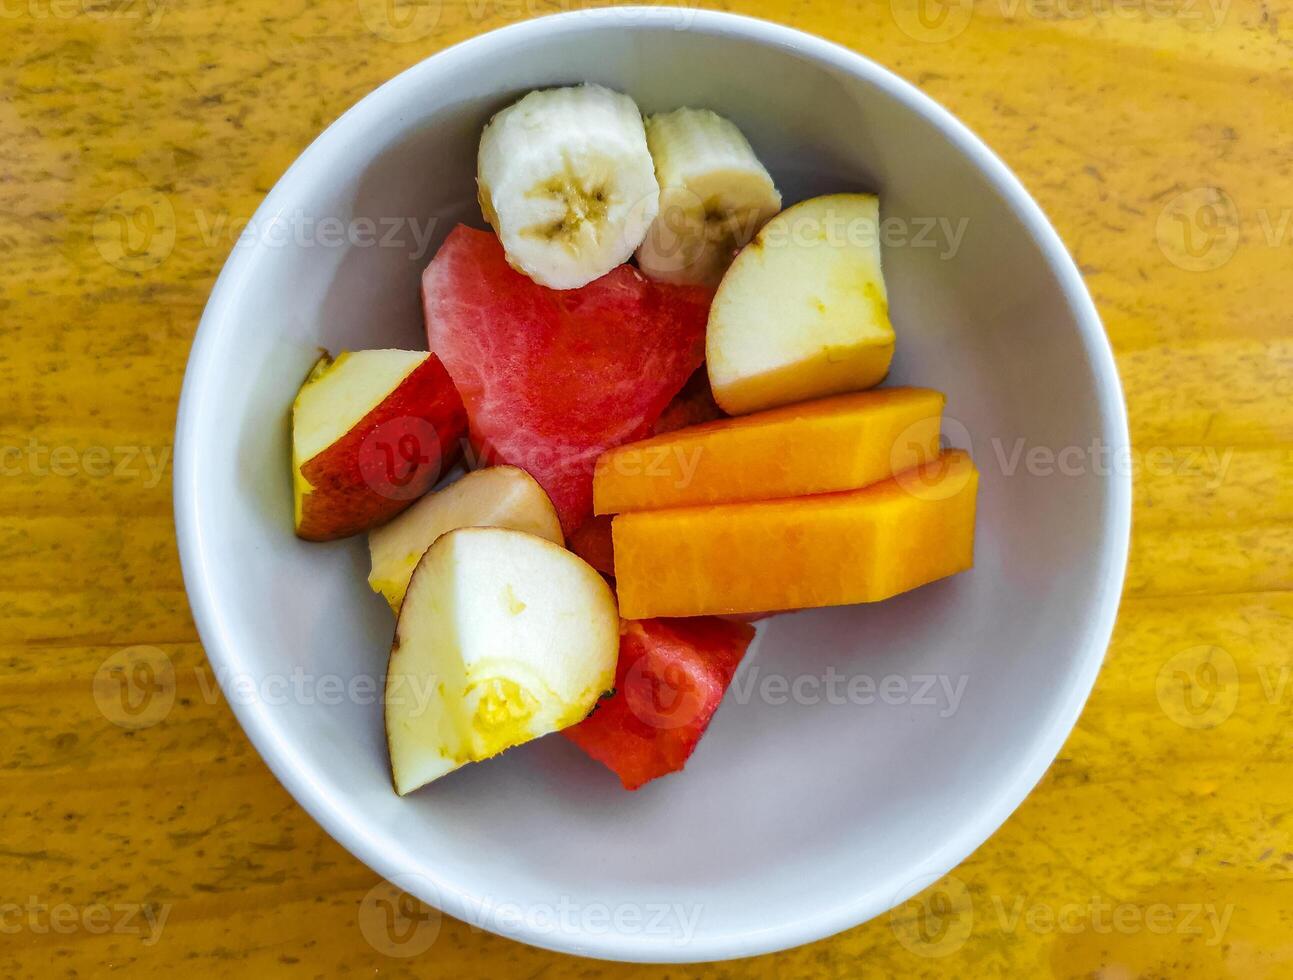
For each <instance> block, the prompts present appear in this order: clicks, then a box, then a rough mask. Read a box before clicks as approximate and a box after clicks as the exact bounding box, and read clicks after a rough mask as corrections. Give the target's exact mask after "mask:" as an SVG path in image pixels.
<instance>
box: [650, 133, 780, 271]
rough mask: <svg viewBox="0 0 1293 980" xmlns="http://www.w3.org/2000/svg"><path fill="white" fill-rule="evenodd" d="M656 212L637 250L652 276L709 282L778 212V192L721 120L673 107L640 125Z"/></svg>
mask: <svg viewBox="0 0 1293 980" xmlns="http://www.w3.org/2000/svg"><path fill="white" fill-rule="evenodd" d="M646 131H647V145H648V146H649V147H650V148H651V155H652V157H654V158H655V172H656V179H657V180H658V181H659V182H660V213H659V215H658V216H657V217H656V219H655V222H654V223H653V224H652V225H651V230H650V231H648V232H647V236H646V240H645V241H644V242H643V243H642V245H641V247H640V248H639V249H638V251H637V257H638V265H640V266H641V267H642V271H643V272H645V273H646V274H647V275H649V276H651V277H652V278H654V279H664V280H666V281H668V282H678V283H707V284H709V285H714V284H716V283H717V282H718V281H719V280H720V279H722V278H723V273H724V272H725V271H726V270H727V267H728V266H729V265H730V264H731V262H732V257H733V255H734V254H735V253H736V251H737V250H738V249H739V248H741V247H742V246H743V245H745V244H746V243H747V242H749V241H750V239H752V238H753V237H754V235H755V233H756V232H757V231H758V230H759V229H760V228H761V227H762V226H763V223H764V222H765V221H767V220H768V219H769V218H771V217H772V216H773V215H774V214H776V213H777V212H778V211H780V210H781V194H780V193H778V191H777V188H776V186H775V185H774V184H773V183H772V177H771V175H769V173H768V171H767V169H766V168H765V167H764V166H763V164H761V163H760V162H759V158H758V157H756V156H755V155H754V150H753V149H751V148H750V144H749V141H747V140H746V138H745V137H744V136H743V135H742V134H741V131H740V130H739V129H737V128H736V125H735V124H734V123H732V122H731V121H730V120H728V119H724V118H723V117H722V116H720V115H718V114H717V113H715V112H711V111H710V110H708V109H676V110H674V111H673V112H668V113H664V114H662V115H657V116H652V117H651V118H649V119H648V120H647V122H646Z"/></svg>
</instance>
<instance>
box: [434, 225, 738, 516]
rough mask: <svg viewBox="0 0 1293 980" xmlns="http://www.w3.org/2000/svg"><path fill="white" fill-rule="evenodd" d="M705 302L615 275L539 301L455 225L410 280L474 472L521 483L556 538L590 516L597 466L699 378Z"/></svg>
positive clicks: (492, 241)
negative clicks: (506, 466)
mask: <svg viewBox="0 0 1293 980" xmlns="http://www.w3.org/2000/svg"><path fill="white" fill-rule="evenodd" d="M712 298H713V292H712V290H710V289H708V288H706V287H701V286H675V285H671V284H669V283H661V282H652V281H651V280H649V279H647V278H646V277H645V276H643V275H642V274H641V273H639V272H638V271H637V270H636V269H634V268H633V267H632V266H627V265H623V266H620V267H619V268H617V269H613V270H612V271H611V272H609V273H608V274H606V275H605V276H603V277H602V278H600V279H597V280H595V281H593V282H591V283H589V284H588V285H587V286H583V287H581V288H579V289H568V290H553V289H548V288H546V287H544V286H540V285H538V284H537V283H535V282H533V281H532V280H531V279H529V278H528V277H527V276H525V275H523V274H521V273H519V272H517V271H516V270H515V269H513V268H512V267H511V266H509V265H508V264H507V259H506V258H505V257H504V255H503V246H502V245H500V244H499V241H498V239H497V238H496V237H495V236H494V235H493V234H492V233H490V232H484V231H476V230H475V229H472V228H467V227H465V226H463V225H459V226H458V227H457V228H455V229H454V230H453V231H452V232H451V233H450V234H449V237H448V238H447V239H446V240H445V243H444V244H443V245H442V246H441V247H440V250H439V251H438V252H437V253H436V255H435V258H434V259H432V260H431V264H430V265H429V266H427V269H426V272H425V273H424V274H423V276H422V299H423V305H424V308H425V311H426V324H427V340H428V341H429V345H430V349H431V350H432V351H433V352H435V353H436V354H437V355H438V356H439V357H440V360H441V361H443V362H444V366H445V368H446V369H447V370H448V371H449V375H450V377H452V378H453V381H454V384H455V385H456V386H457V388H458V391H459V393H460V394H461V395H462V400H463V403H464V405H465V406H466V408H467V419H468V422H469V425H470V434H471V440H472V443H473V445H474V447H475V451H476V453H477V456H478V461H479V462H480V463H482V464H483V463H500V462H501V463H511V464H512V465H514V466H519V467H521V468H522V469H524V470H527V471H528V472H529V473H530V475H532V476H533V477H534V478H535V479H536V480H537V481H538V482H539V484H540V486H542V487H543V489H544V490H546V491H547V492H548V496H549V497H551V498H552V503H553V505H554V506H555V507H556V508H557V514H558V516H559V517H560V518H561V526H562V528H563V529H564V530H565V532H566V533H567V534H570V533H571V532H572V531H574V530H576V529H577V528H578V527H579V526H580V525H581V524H583V522H584V520H585V519H586V518H588V517H589V516H590V515H591V514H592V512H593V465H594V463H596V461H597V457H598V456H600V455H601V454H602V453H603V452H604V451H605V450H607V449H610V448H612V447H613V446H618V445H620V444H622V443H625V442H631V441H633V440H634V439H639V438H642V437H643V436H645V435H647V434H649V433H650V432H651V427H652V425H653V424H654V423H655V421H656V419H658V418H659V416H660V413H661V412H663V411H664V409H665V406H666V405H668V404H669V400H670V399H671V398H673V396H674V395H675V394H677V392H678V391H679V389H681V388H682V386H683V385H684V384H685V383H686V381H687V379H688V378H689V377H690V376H691V374H692V373H693V372H694V371H695V370H696V369H697V368H698V367H700V365H701V362H702V361H703V360H704V356H705V325H706V321H707V319H708V317H709V305H710V300H711V299H712Z"/></svg>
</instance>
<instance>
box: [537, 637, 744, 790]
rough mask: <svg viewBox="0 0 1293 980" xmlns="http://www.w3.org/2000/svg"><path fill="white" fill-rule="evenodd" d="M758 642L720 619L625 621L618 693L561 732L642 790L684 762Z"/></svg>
mask: <svg viewBox="0 0 1293 980" xmlns="http://www.w3.org/2000/svg"><path fill="white" fill-rule="evenodd" d="M752 639H754V627H753V626H749V625H747V624H745V623H735V622H732V621H731V620H727V619H720V618H718V617H717V616H698V617H695V618H693V619H643V620H625V621H624V622H623V623H622V624H621V626H620V658H619V662H618V664H617V665H616V668H615V693H614V694H612V695H611V696H610V697H606V698H603V699H602V700H601V701H600V702H599V703H598V705H597V707H596V708H595V709H594V710H593V713H592V714H591V715H589V716H588V717H587V718H585V719H584V720H583V721H581V722H580V723H579V724H578V725H575V726H574V727H572V728H567V729H565V730H564V731H563V732H562V734H563V735H565V736H566V738H568V739H570V740H571V741H572V742H574V743H575V744H576V745H578V746H579V747H580V748H581V749H583V750H584V751H585V752H587V753H588V754H589V755H590V756H592V757H593V758H594V759H596V760H597V761H598V762H600V763H602V764H603V765H605V766H606V767H607V768H609V769H611V770H612V771H613V772H614V773H615V774H616V775H617V776H619V777H620V782H621V783H623V784H624V788H625V789H637V788H638V787H639V786H641V785H642V784H643V783H646V782H649V781H650V780H652V779H655V778H656V777H658V776H664V775H667V774H668V773H671V772H677V771H678V770H680V769H682V767H683V766H684V765H685V764H686V762H687V759H688V757H690V756H691V753H692V752H693V751H694V750H695V748H696V744H697V743H698V742H699V741H700V737H701V736H702V735H704V734H705V729H706V728H707V727H708V726H709V722H710V719H711V718H712V717H713V716H714V711H715V710H716V709H717V708H718V704H719V702H720V701H721V700H722V699H723V694H724V692H726V691H727V688H728V685H729V684H731V683H732V677H733V675H734V674H735V673H736V668H737V666H738V665H739V664H740V662H741V658H742V657H743V656H745V651H746V648H747V647H749V645H750V641H751V640H752Z"/></svg>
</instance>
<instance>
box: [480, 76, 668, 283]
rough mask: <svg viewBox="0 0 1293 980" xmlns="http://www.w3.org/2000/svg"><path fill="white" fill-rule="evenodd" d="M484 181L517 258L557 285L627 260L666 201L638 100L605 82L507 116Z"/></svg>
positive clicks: (499, 124) (491, 216) (488, 134)
mask: <svg viewBox="0 0 1293 980" xmlns="http://www.w3.org/2000/svg"><path fill="white" fill-rule="evenodd" d="M476 177H477V183H478V185H479V195H480V208H481V211H482V212H483V213H484V215H485V220H486V221H488V222H489V223H490V224H491V225H492V226H493V227H494V230H495V231H496V232H497V233H498V237H499V239H500V240H501V241H502V243H503V250H504V251H505V252H506V253H507V260H508V262H510V263H511V265H512V266H513V268H515V269H517V270H519V271H520V272H523V273H525V274H526V275H527V276H529V277H530V278H531V279H533V280H534V281H535V282H537V283H539V284H540V285H543V286H549V287H551V288H553V289H575V288H577V287H579V286H583V285H585V284H586V283H589V282H592V281H593V280H594V279H596V278H598V277H599V276H603V275H605V274H606V273H608V272H610V271H611V270H612V269H614V268H615V267H616V266H617V265H620V264H621V263H623V262H625V261H627V260H628V258H629V256H631V255H632V254H633V250H634V249H636V248H637V247H638V245H640V244H641V242H642V239H643V238H644V237H645V235H646V231H647V229H648V228H649V227H650V226H651V222H652V221H653V220H654V219H655V216H656V213H657V211H658V210H659V204H660V188H659V185H658V184H656V179H655V166H654V164H653V163H652V160H651V152H650V150H648V149H647V142H646V132H645V130H644V128H643V124H642V114H641V113H640V112H639V111H638V107H637V104H636V103H635V102H634V101H633V100H632V99H631V98H629V97H628V96H627V95H622V94H621V93H619V92H612V91H611V90H610V89H608V88H603V87H602V86H600V85H577V86H574V87H571V88H555V89H545V90H542V91H537V92H531V93H530V94H529V95H527V96H525V97H524V98H523V99H521V100H520V101H519V102H517V103H515V104H514V105H511V106H509V107H508V108H506V109H504V110H503V111H501V112H499V113H498V114H497V115H496V116H494V118H493V119H491V120H490V122H489V125H488V126H486V127H485V131H484V133H482V134H481V138H480V154H479V157H478V159H477V171H476Z"/></svg>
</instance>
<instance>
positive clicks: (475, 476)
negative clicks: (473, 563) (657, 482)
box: [368, 466, 563, 613]
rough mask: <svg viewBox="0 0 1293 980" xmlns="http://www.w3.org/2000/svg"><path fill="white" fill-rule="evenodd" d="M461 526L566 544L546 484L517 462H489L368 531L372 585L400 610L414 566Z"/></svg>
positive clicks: (370, 581)
mask: <svg viewBox="0 0 1293 980" xmlns="http://www.w3.org/2000/svg"><path fill="white" fill-rule="evenodd" d="M460 527H506V528H511V529H512V530H514V531H526V532H528V533H530V534H534V535H538V536H539V537H541V538H546V539H547V540H549V541H552V542H553V543H555V544H561V543H562V540H563V538H562V536H561V522H560V521H559V520H558V519H557V510H556V508H555V507H553V506H552V501H551V500H549V499H548V495H547V494H546V493H545V492H544V490H543V488H542V487H541V486H539V484H538V483H537V482H536V481H535V479H534V477H532V476H530V474H529V473H527V472H525V470H523V469H520V468H519V467H516V466H490V467H487V468H485V469H483V470H475V471H473V472H471V473H468V474H467V475H466V476H464V477H463V478H462V479H460V480H458V481H457V482H455V483H451V484H450V485H449V486H447V487H445V488H444V489H443V490H437V491H436V492H435V493H429V494H427V495H426V496H425V497H423V498H422V499H421V500H419V501H418V502H417V503H415V504H414V505H413V506H412V507H410V508H409V509H408V510H406V511H405V512H404V513H402V514H400V515H399V516H398V517H396V518H395V519H394V520H391V521H389V522H388V523H386V524H383V525H382V526H381V527H377V528H373V530H372V531H370V532H369V533H368V551H369V554H370V555H371V557H372V563H373V564H372V571H371V572H370V573H369V575H368V584H369V586H370V587H371V588H372V590H373V591H374V592H380V593H381V594H382V595H383V596H385V597H386V601H387V602H389V603H390V605H391V608H392V609H393V610H395V612H397V613H398V612H399V610H400V603H401V602H403V601H404V590H405V589H407V588H408V584H409V579H410V578H411V577H412V576H413V569H414V568H415V567H417V563H418V561H419V559H421V557H422V556H423V555H424V554H426V550H427V548H429V547H431V545H432V544H433V543H434V542H435V540H436V538H438V537H440V535H442V534H445V533H447V532H449V531H452V530H454V529H455V528H460Z"/></svg>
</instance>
